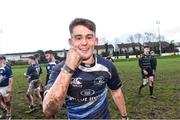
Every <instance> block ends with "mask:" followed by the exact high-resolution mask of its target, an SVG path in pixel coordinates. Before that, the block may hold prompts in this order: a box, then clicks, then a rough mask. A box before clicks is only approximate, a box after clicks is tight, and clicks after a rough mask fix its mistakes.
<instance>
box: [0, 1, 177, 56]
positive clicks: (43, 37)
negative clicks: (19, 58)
mask: <svg viewBox="0 0 180 120" xmlns="http://www.w3.org/2000/svg"><path fill="white" fill-rule="evenodd" d="M179 11H180V7H179V0H0V54H2V53H15V52H31V51H37V50H49V49H52V50H62V49H63V48H66V49H68V48H69V45H68V38H69V31H68V27H69V23H70V22H71V21H72V20H73V19H74V18H76V17H83V18H88V19H91V20H93V21H94V22H95V23H96V25H97V36H98V37H99V38H100V39H101V38H106V39H108V42H109V43H111V42H113V39H114V38H117V37H118V38H121V41H122V42H126V41H125V40H124V41H123V39H124V37H123V36H124V35H127V34H133V33H136V32H140V33H141V32H142V33H143V32H145V31H146V32H153V33H155V34H157V28H158V26H157V24H156V21H157V20H159V21H160V33H161V34H162V35H164V36H165V37H166V38H167V39H168V40H172V39H174V40H175V41H176V42H180V17H179ZM100 43H101V41H100Z"/></svg>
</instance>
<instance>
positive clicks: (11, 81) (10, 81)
mask: <svg viewBox="0 0 180 120" xmlns="http://www.w3.org/2000/svg"><path fill="white" fill-rule="evenodd" d="M12 85H13V78H12V77H11V78H9V84H8V88H9V90H10V91H11V90H12Z"/></svg>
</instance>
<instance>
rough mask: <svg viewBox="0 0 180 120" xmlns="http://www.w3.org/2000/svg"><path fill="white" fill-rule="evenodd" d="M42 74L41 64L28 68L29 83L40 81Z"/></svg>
mask: <svg viewBox="0 0 180 120" xmlns="http://www.w3.org/2000/svg"><path fill="white" fill-rule="evenodd" d="M41 73H42V69H41V67H40V65H39V64H31V65H29V67H28V68H27V72H26V75H28V76H29V77H30V79H29V82H30V81H31V80H36V79H39V77H40V74H41Z"/></svg>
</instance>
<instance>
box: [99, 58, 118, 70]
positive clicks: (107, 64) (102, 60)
mask: <svg viewBox="0 0 180 120" xmlns="http://www.w3.org/2000/svg"><path fill="white" fill-rule="evenodd" d="M96 58H97V64H101V65H103V66H105V67H107V68H108V69H111V68H114V67H115V66H114V64H113V63H112V62H110V61H109V60H107V59H105V58H103V57H100V56H97V57H96Z"/></svg>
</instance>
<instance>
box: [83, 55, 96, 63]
mask: <svg viewBox="0 0 180 120" xmlns="http://www.w3.org/2000/svg"><path fill="white" fill-rule="evenodd" d="M94 61H95V59H94V57H93V56H91V57H90V58H89V59H85V60H83V61H82V63H84V64H93V63H94Z"/></svg>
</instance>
